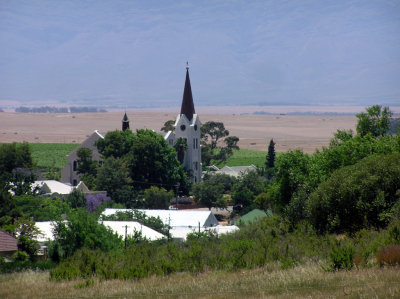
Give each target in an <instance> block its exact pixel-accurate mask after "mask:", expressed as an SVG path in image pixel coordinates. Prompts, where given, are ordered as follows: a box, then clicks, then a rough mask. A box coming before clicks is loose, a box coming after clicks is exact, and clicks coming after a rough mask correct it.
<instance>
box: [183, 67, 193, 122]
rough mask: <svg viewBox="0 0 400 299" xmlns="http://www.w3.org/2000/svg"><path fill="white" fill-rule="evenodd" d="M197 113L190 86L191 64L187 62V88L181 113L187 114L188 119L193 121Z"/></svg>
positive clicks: (184, 91)
mask: <svg viewBox="0 0 400 299" xmlns="http://www.w3.org/2000/svg"><path fill="white" fill-rule="evenodd" d="M195 113H196V112H195V111H194V104H193V96H192V87H191V86H190V78H189V65H188V63H187V62H186V80H185V88H184V90H183V98H182V106H181V114H185V115H186V117H187V119H188V120H189V121H191V120H192V118H193V114H195Z"/></svg>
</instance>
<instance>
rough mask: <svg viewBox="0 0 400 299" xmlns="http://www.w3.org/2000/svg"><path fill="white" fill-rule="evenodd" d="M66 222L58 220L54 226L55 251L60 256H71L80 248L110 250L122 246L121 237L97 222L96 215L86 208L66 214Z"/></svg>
mask: <svg viewBox="0 0 400 299" xmlns="http://www.w3.org/2000/svg"><path fill="white" fill-rule="evenodd" d="M67 220H68V221H67V222H64V221H58V222H57V223H56V225H55V227H54V233H55V241H54V242H55V243H57V246H55V245H53V246H55V247H57V249H58V252H57V253H53V255H59V256H62V257H65V256H71V255H73V254H74V252H75V251H76V250H78V249H80V248H83V247H85V248H88V249H99V250H103V251H111V250H115V249H118V248H121V246H122V240H121V238H120V237H119V236H118V235H117V234H114V233H113V232H112V230H111V229H109V228H106V227H105V226H104V225H102V224H100V223H99V222H98V217H97V215H93V214H89V213H88V212H87V211H86V209H77V210H75V211H71V212H70V213H68V215H67Z"/></svg>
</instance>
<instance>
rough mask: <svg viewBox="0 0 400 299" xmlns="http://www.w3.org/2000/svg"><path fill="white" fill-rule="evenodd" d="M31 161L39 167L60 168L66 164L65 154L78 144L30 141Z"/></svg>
mask: <svg viewBox="0 0 400 299" xmlns="http://www.w3.org/2000/svg"><path fill="white" fill-rule="evenodd" d="M29 146H30V148H31V151H32V158H33V161H34V162H35V163H36V165H37V166H38V167H39V168H56V169H62V168H63V167H64V166H65V165H67V159H66V156H67V155H68V154H69V153H71V152H72V151H73V150H74V149H75V148H76V147H77V146H78V144H69V143H30V144H29Z"/></svg>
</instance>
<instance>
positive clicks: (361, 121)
mask: <svg viewBox="0 0 400 299" xmlns="http://www.w3.org/2000/svg"><path fill="white" fill-rule="evenodd" d="M356 116H357V118H358V123H357V134H359V135H360V136H365V135H367V134H371V135H372V136H374V137H379V136H383V135H385V134H386V133H387V132H388V131H389V129H390V117H391V116H392V113H391V112H390V110H389V107H383V108H382V106H379V105H374V106H372V107H368V108H367V111H366V112H363V113H359V114H357V115H356Z"/></svg>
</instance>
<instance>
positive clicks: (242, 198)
mask: <svg viewBox="0 0 400 299" xmlns="http://www.w3.org/2000/svg"><path fill="white" fill-rule="evenodd" d="M264 191H265V186H264V180H263V179H262V178H261V177H260V176H259V175H258V173H257V172H256V171H247V172H245V173H243V174H242V175H241V176H240V177H239V178H238V180H237V182H236V184H234V185H233V190H232V192H233V194H232V198H233V200H234V201H235V204H241V205H243V207H246V206H251V205H252V204H253V201H254V199H255V197H256V196H257V195H258V194H260V193H262V192H264Z"/></svg>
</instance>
